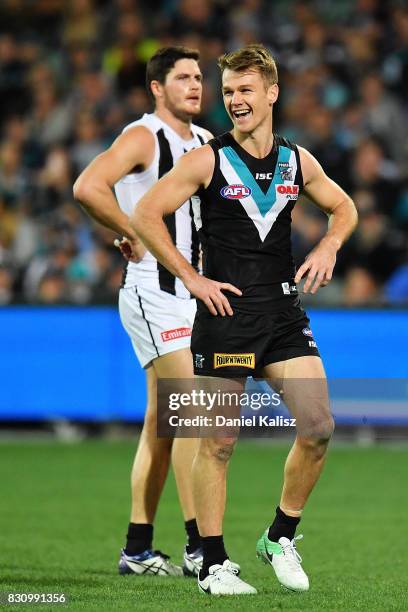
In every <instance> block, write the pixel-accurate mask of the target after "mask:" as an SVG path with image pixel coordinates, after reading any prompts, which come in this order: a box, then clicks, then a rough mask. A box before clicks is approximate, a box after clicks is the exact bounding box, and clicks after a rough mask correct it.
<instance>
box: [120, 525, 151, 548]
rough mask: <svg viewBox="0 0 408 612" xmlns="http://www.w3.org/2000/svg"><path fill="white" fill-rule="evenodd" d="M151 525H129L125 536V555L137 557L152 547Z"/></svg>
mask: <svg viewBox="0 0 408 612" xmlns="http://www.w3.org/2000/svg"><path fill="white" fill-rule="evenodd" d="M152 542H153V525H149V524H148V523H129V527H128V532H127V536H126V548H125V553H126V554H127V555H139V554H140V553H142V552H144V551H145V550H148V549H149V548H151V547H152Z"/></svg>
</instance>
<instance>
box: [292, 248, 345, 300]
mask: <svg viewBox="0 0 408 612" xmlns="http://www.w3.org/2000/svg"><path fill="white" fill-rule="evenodd" d="M337 248H338V247H336V246H335V245H334V244H333V243H332V242H331V241H330V240H328V239H326V238H323V239H322V240H321V241H320V242H319V244H318V245H317V246H316V247H315V248H314V249H313V251H311V252H310V253H309V255H307V257H306V259H305V262H304V263H303V264H302V265H301V266H300V268H299V270H298V271H297V273H296V276H295V283H296V284H297V283H299V282H300V280H301V279H302V278H303V277H304V276H305V274H306V273H307V277H306V282H305V284H304V286H303V293H308V291H309V289H310V293H316V291H317V290H318V289H319V287H325V286H326V285H327V284H328V283H329V282H330V281H331V279H332V275H333V268H334V265H335V263H336V253H337Z"/></svg>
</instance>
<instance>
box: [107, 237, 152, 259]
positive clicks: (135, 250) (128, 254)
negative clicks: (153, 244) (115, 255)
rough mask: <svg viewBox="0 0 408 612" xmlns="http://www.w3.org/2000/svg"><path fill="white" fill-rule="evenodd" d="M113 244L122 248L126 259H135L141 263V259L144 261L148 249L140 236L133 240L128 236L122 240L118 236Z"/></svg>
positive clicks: (121, 250)
mask: <svg viewBox="0 0 408 612" xmlns="http://www.w3.org/2000/svg"><path fill="white" fill-rule="evenodd" d="M113 244H114V245H115V247H117V248H118V249H119V250H120V252H121V253H122V255H123V257H124V258H125V259H126V261H133V262H134V263H139V261H142V259H143V257H144V255H145V253H146V250H147V249H146V247H145V246H144V244H143V243H142V242H141V241H140V240H139V239H138V238H135V239H133V240H129V239H128V238H122V240H119V239H118V238H116V240H114V242H113Z"/></svg>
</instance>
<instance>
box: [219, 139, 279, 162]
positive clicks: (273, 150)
mask: <svg viewBox="0 0 408 612" xmlns="http://www.w3.org/2000/svg"><path fill="white" fill-rule="evenodd" d="M227 137H228V139H229V140H230V141H231V143H232V144H233V145H235V147H236V148H237V150H238V153H239V154H240V156H241V157H242V156H244V157H247V158H248V159H250V160H253V161H255V162H263V161H265V160H268V159H269V158H272V159H273V158H274V156H275V155H276V151H277V142H276V140H277V138H276V134H275V133H274V132H273V143H272V147H271V150H270V151H269V153H268V154H267V155H265V157H255V156H254V155H251V153H248V151H247V150H246V149H244V147H242V146H241V145H240V144H239V142H238V141H237V140H235V138H234V136H233V135H232V134H231V132H227ZM241 154H242V155H241Z"/></svg>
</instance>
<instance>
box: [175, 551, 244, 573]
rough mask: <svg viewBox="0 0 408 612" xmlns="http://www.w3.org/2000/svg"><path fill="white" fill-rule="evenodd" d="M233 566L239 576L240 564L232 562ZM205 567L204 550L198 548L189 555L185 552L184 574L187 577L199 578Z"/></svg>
mask: <svg viewBox="0 0 408 612" xmlns="http://www.w3.org/2000/svg"><path fill="white" fill-rule="evenodd" d="M231 566H232V568H233V569H234V570H235V572H236V574H237V575H239V573H240V571H241V568H240V566H239V565H238V563H234V561H231ZM202 567H203V549H202V548H197V550H194V551H193V552H192V553H188V552H187V551H186V550H184V556H183V574H184V575H185V576H198V574H199V572H200V569H201V568H202Z"/></svg>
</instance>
